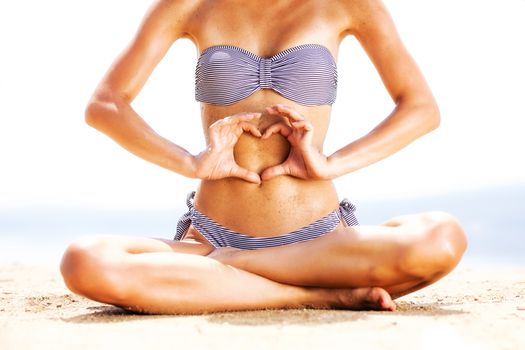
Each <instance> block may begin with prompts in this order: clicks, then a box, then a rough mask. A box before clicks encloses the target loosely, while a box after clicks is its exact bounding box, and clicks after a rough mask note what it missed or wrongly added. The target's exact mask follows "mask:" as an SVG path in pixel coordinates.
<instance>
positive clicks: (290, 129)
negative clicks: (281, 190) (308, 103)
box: [261, 104, 334, 181]
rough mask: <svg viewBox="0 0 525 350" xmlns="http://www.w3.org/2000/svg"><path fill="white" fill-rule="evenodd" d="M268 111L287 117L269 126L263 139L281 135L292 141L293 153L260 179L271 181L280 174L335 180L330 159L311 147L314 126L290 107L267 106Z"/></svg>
mask: <svg viewBox="0 0 525 350" xmlns="http://www.w3.org/2000/svg"><path fill="white" fill-rule="evenodd" d="M266 110H267V111H268V113H270V114H272V115H280V116H282V117H285V120H284V121H281V122H278V123H275V124H273V125H271V126H270V127H268V128H267V129H266V131H265V132H264V134H263V136H262V138H263V139H265V138H268V137H270V136H271V135H272V134H275V133H280V134H281V135H283V136H284V137H286V139H287V140H288V142H290V145H291V150H290V154H289V155H288V158H287V159H286V160H285V161H284V162H283V163H281V164H278V165H275V166H273V167H270V168H267V169H265V170H264V171H263V172H262V174H261V179H262V180H263V181H264V180H269V179H271V178H274V177H276V176H280V175H290V176H294V177H297V178H300V179H304V180H329V179H332V178H333V177H334V174H333V170H332V165H331V163H330V161H329V159H328V158H327V157H326V156H324V155H323V154H321V153H320V152H319V150H318V149H317V148H316V147H315V146H314V145H313V144H312V142H313V134H314V127H313V125H312V123H310V122H309V121H308V120H306V118H305V117H303V116H302V115H301V114H300V113H299V112H298V111H296V110H295V109H293V108H291V107H288V106H284V105H280V104H277V105H274V106H271V107H266Z"/></svg>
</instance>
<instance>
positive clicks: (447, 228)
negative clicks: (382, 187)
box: [407, 211, 467, 276]
mask: <svg viewBox="0 0 525 350" xmlns="http://www.w3.org/2000/svg"><path fill="white" fill-rule="evenodd" d="M417 227H418V228H417V230H418V239H416V240H415V243H414V244H413V245H411V246H410V247H409V248H408V249H409V254H407V260H408V261H407V265H408V266H410V268H411V269H412V271H414V272H416V274H417V273H418V272H419V274H421V275H426V276H428V275H429V274H433V275H441V276H443V275H445V274H447V273H448V272H450V271H452V269H454V267H456V265H457V264H458V263H459V261H460V260H461V257H462V256H463V253H464V252H465V250H466V249H467V237H466V235H465V232H464V230H463V228H462V227H461V225H460V223H459V221H458V220H457V219H456V218H455V217H454V216H452V215H450V214H448V213H445V212H441V211H432V212H427V213H424V214H421V215H420V217H419V220H418V223H417Z"/></svg>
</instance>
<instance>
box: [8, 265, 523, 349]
mask: <svg viewBox="0 0 525 350" xmlns="http://www.w3.org/2000/svg"><path fill="white" fill-rule="evenodd" d="M0 286H1V288H0V290H1V292H0V293H1V294H0V303H1V304H0V322H1V325H0V349H37V348H38V349H72V348H74V349H110V348H111V349H113V348H118V349H121V348H126V349H146V348H153V349H173V348H176V347H178V348H180V347H184V349H209V348H216V349H227V348H228V349H248V348H249V349H268V348H271V349H295V348H307V349H320V348H326V347H327V346H329V347H334V348H345V349H348V348H355V349H512V350H514V349H525V268H501V269H499V270H486V269H472V268H464V267H460V268H458V269H457V270H456V271H454V272H453V273H452V274H450V275H449V276H447V277H445V278H444V279H442V280H441V281H439V282H438V283H436V284H435V285H433V286H431V287H429V288H426V289H424V290H421V291H419V292H416V293H413V294H411V295H409V296H405V297H403V298H401V299H398V300H397V304H398V311H396V312H393V313H390V312H354V311H344V310H268V311H250V312H235V313H220V314H209V315H199V316H144V315H134V314H129V313H127V312H125V311H123V310H121V309H119V308H116V307H113V306H108V305H103V304H99V303H96V302H92V301H89V300H87V299H85V298H82V297H80V296H77V295H73V294H71V293H70V292H69V291H68V290H67V289H66V287H65V286H64V284H63V282H62V279H61V277H60V274H59V271H58V268H57V267H56V266H45V267H44V266H26V265H16V264H4V265H2V266H1V267H0Z"/></svg>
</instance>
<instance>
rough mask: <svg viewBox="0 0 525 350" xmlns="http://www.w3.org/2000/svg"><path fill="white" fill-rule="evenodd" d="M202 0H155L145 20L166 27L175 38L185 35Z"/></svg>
mask: <svg viewBox="0 0 525 350" xmlns="http://www.w3.org/2000/svg"><path fill="white" fill-rule="evenodd" d="M202 2H203V1H202V0H153V1H152V2H151V3H150V6H149V8H148V10H147V12H146V15H145V18H144V22H145V23H150V24H151V25H153V26H156V27H161V28H164V29H163V30H165V31H168V32H170V33H171V34H172V35H173V36H174V37H175V38H179V37H182V36H185V35H186V34H187V33H186V32H187V30H188V28H189V27H190V26H191V23H192V21H194V17H195V13H196V11H197V9H198V8H199V7H200V5H201V3H202Z"/></svg>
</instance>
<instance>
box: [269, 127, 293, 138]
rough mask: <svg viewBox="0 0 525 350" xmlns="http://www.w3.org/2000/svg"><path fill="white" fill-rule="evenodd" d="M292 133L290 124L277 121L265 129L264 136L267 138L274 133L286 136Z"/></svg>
mask: <svg viewBox="0 0 525 350" xmlns="http://www.w3.org/2000/svg"><path fill="white" fill-rule="evenodd" d="M291 133H292V129H291V128H290V127H289V126H288V125H285V124H283V123H275V124H272V125H270V126H269V127H268V128H267V129H266V130H265V131H264V134H263V136H262V138H263V139H267V138H268V137H270V136H272V135H273V134H281V135H283V136H284V137H288V136H289V135H290V134H291Z"/></svg>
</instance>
